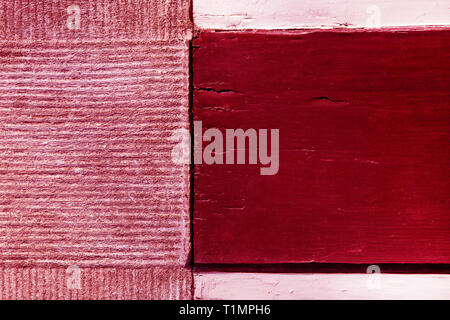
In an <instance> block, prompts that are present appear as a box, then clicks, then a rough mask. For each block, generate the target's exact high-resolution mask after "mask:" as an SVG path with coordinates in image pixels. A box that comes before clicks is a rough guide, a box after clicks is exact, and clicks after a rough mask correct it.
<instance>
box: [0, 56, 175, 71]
mask: <svg viewBox="0 0 450 320" xmlns="http://www.w3.org/2000/svg"><path fill="white" fill-rule="evenodd" d="M172 58H173V61H175V62H178V64H179V65H180V66H181V65H183V63H182V62H180V58H181V57H178V56H173V57H163V59H161V60H163V61H164V62H169V61H170V60H171V59H172ZM158 61H159V60H156V59H153V60H146V61H134V60H133V61H127V62H82V63H80V62H74V63H72V62H68V63H65V64H60V63H57V64H56V63H50V64H42V63H41V64H39V65H36V66H34V65H33V64H29V63H22V62H18V63H10V64H7V63H3V64H2V65H1V69H2V71H3V69H13V68H20V69H23V68H30V67H33V66H34V67H36V68H37V69H39V70H42V69H53V68H59V69H63V70H64V69H65V68H68V67H71V69H72V71H74V70H75V68H74V67H84V68H88V69H89V70H92V69H101V68H107V69H111V68H120V67H121V66H122V67H123V68H126V69H128V68H129V67H130V66H135V67H138V68H143V67H144V66H147V67H148V66H153V65H155V63H157V62H158Z"/></svg>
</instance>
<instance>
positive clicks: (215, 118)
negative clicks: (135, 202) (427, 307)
mask: <svg viewBox="0 0 450 320" xmlns="http://www.w3.org/2000/svg"><path fill="white" fill-rule="evenodd" d="M194 48H195V49H194V87H195V88H194V118H195V119H196V120H201V121H203V129H204V130H206V129H208V128H219V129H220V130H224V129H225V128H230V129H237V128H243V129H244V130H245V129H249V128H254V129H256V130H258V129H279V131H280V152H279V153H280V163H279V172H278V174H276V175H273V176H261V175H260V166H258V165H217V164H216V165H207V164H201V165H196V168H195V188H194V189H195V206H194V210H195V212H194V234H195V239H194V243H195V262H196V263H199V264H202V263H206V264H223V263H225V264H228V263H230V264H233V263H238V264H245V263H253V264H264V263H309V262H318V263H357V264H358V263H375V264H379V263H422V264H428V263H431V264H432V263H435V264H438V263H449V262H450V234H449V230H450V216H449V201H448V195H449V194H450V185H449V179H448V177H449V167H450V166H449V165H450V162H449V161H450V156H449V150H450V145H449V138H448V135H449V130H450V127H449V119H450V113H449V112H450V111H449V110H450V109H449V89H450V83H449V74H450V65H449V61H450V60H449V58H450V32H449V31H448V30H441V31H410V32H350V31H347V32H337V31H327V32H325V31H322V32H301V31H298V32H240V33H233V32H220V33H213V32H204V33H201V34H200V36H199V38H198V39H196V40H195V41H194ZM206 145H208V143H207V142H204V146H206Z"/></svg>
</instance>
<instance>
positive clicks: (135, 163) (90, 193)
mask: <svg viewBox="0 0 450 320" xmlns="http://www.w3.org/2000/svg"><path fill="white" fill-rule="evenodd" d="M70 5H78V6H79V8H80V24H79V28H75V27H77V26H75V27H74V25H72V26H71V28H69V27H68V24H67V19H68V16H69V14H68V11H67V7H68V6H70ZM189 35H190V22H189V2H188V1H184V0H183V1H181V0H150V1H142V0H130V1H110V0H104V1H80V2H79V3H76V2H75V3H74V2H72V1H66V0H62V1H41V0H33V1H13V0H8V1H2V2H1V3H0V133H1V137H0V246H1V250H0V267H1V268H2V269H1V270H0V279H2V280H0V298H2V299H13V298H15V297H19V296H21V297H25V298H28V297H29V298H32V299H41V298H44V299H53V298H58V299H59V298H61V299H65V298H71V297H75V298H81V299H84V298H86V299H88V298H99V299H120V298H132V297H138V298H142V299H147V298H149V299H150V298H151V299H153V298H173V299H175V298H177V297H184V298H189V297H190V296H191V288H190V286H189V285H186V284H187V283H188V282H186V281H187V279H188V278H189V274H190V271H189V270H185V269H184V266H185V265H186V264H187V263H188V261H189V259H190V254H189V253H190V242H189V239H190V230H189V192H190V191H189V167H188V166H187V165H178V164H175V163H174V162H173V161H172V158H171V151H172V148H173V147H174V146H175V145H176V143H177V141H173V140H172V139H171V137H172V134H173V132H174V131H176V130H180V129H184V130H187V129H189V115H188V108H189V107H188V104H189V101H188V99H189V89H188V87H189V78H188V77H189V54H188V51H189V50H188V47H189V43H188V41H187V40H186V39H187V38H189ZM69 266H76V267H77V268H80V269H81V270H82V272H83V270H85V271H86V272H85V273H82V274H85V278H83V279H84V280H83V281H84V282H85V283H86V286H87V287H88V289H87V290H88V291H83V292H80V293H77V294H72V293H70V292H68V291H67V290H66V289H67V288H66V289H65V288H64V281H63V278H61V277H62V276H63V275H64V273H65V271H66V268H67V267H69ZM111 270H112V271H111ZM114 270H119V271H117V272H116V271H114ZM23 277H28V278H23ZM30 277H32V278H30ZM33 277H34V278H33ZM55 277H56V278H55ZM83 277H84V276H83ZM143 277H144V278H143ZM30 279H31V280H30ZM102 279H103V280H102ZM145 279H147V280H145ZM152 279H153V280H152ZM61 281H62V282H61ZM143 281H148V282H145V283H143Z"/></svg>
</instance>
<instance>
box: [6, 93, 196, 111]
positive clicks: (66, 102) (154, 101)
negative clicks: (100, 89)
mask: <svg viewBox="0 0 450 320" xmlns="http://www.w3.org/2000/svg"><path fill="white" fill-rule="evenodd" d="M180 94H182V93H180ZM163 95H164V94H160V95H159V98H158V96H156V97H155V98H153V99H147V98H141V99H128V100H117V99H113V100H108V99H103V100H102V101H83V102H81V101H79V100H78V99H77V97H72V98H70V99H60V98H56V97H53V98H52V99H50V100H47V101H45V100H44V101H39V100H38V101H36V100H33V99H31V100H25V99H23V98H24V97H23V95H22V96H17V97H18V98H20V100H19V101H17V100H5V99H2V97H1V96H0V104H2V103H8V104H9V103H13V104H14V103H18V102H20V103H23V104H25V103H26V104H30V105H36V104H43V105H48V104H51V103H55V104H59V108H60V109H61V110H64V109H65V108H64V105H69V104H74V105H79V104H80V103H83V104H87V105H92V106H93V107H92V108H95V106H97V107H98V105H99V104H108V105H110V107H111V108H114V105H118V106H117V107H116V108H121V107H122V106H121V104H125V103H127V104H128V105H132V104H136V106H135V108H141V105H142V104H143V103H148V102H151V105H152V106H154V105H155V104H163V103H168V104H169V103H173V104H180V106H177V107H170V108H172V109H175V108H177V109H187V106H185V105H183V102H185V101H187V99H186V97H184V96H183V97H178V98H169V97H162V98H161V96H163ZM30 98H32V97H30ZM55 100H58V101H55ZM60 100H63V101H60ZM61 105H62V106H61ZM0 107H1V106H0ZM85 107H86V106H84V107H80V108H85ZM16 108H19V107H16ZM145 108H146V109H147V110H149V111H150V110H155V111H164V110H167V109H168V107H150V106H147V107H145Z"/></svg>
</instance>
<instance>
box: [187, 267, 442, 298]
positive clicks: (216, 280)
mask: <svg viewBox="0 0 450 320" xmlns="http://www.w3.org/2000/svg"><path fill="white" fill-rule="evenodd" d="M377 277H378V278H377ZM194 281H195V299H205V300H206V299H218V300H240V299H242V300H274V299H282V300H302V299H305V300H311V299H324V300H330V299H333V300H335V299H337V300H347V299H357V300H372V299H387V300H390V299H400V300H405V299H408V300H409V299H411V300H416V299H426V300H428V299H445V300H450V275H443V274H375V275H368V274H277V273H225V272H223V273H222V272H220V273H209V272H207V273H196V274H195V275H194Z"/></svg>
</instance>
